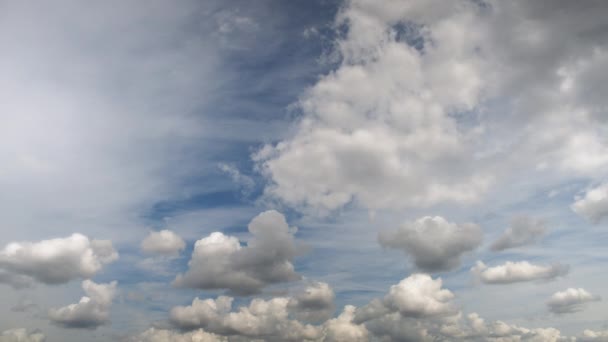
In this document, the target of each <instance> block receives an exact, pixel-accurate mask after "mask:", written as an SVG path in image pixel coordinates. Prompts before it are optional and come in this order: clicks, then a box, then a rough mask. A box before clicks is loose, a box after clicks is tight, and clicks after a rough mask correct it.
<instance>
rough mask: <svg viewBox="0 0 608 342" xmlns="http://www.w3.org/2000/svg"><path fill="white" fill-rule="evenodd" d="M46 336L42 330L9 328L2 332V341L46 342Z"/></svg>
mask: <svg viewBox="0 0 608 342" xmlns="http://www.w3.org/2000/svg"><path fill="white" fill-rule="evenodd" d="M44 341H46V337H45V336H44V334H42V333H41V332H30V331H28V330H27V329H23V328H18V329H9V330H5V331H3V332H2V334H0V342H44Z"/></svg>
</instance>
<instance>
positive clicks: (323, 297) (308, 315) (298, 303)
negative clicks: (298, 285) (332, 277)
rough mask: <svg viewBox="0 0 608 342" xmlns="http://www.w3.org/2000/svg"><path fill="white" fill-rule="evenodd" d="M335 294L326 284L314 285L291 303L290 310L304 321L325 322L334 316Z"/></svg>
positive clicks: (317, 283) (299, 294) (318, 283)
mask: <svg viewBox="0 0 608 342" xmlns="http://www.w3.org/2000/svg"><path fill="white" fill-rule="evenodd" d="M334 299H335V294H334V291H333V289H332V288H331V287H330V286H329V285H328V284H326V283H320V282H316V283H312V284H310V285H308V286H307V287H306V288H305V289H304V290H303V291H302V292H300V293H298V294H296V295H295V296H294V297H293V298H292V299H291V300H290V301H289V310H290V311H291V312H293V313H294V314H295V316H296V317H297V318H298V319H300V320H303V321H309V322H323V321H326V320H327V319H329V318H330V317H332V316H333V314H334V310H335V306H334Z"/></svg>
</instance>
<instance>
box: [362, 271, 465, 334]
mask: <svg viewBox="0 0 608 342" xmlns="http://www.w3.org/2000/svg"><path fill="white" fill-rule="evenodd" d="M442 284H443V283H442V280H441V278H437V279H433V278H431V276H429V275H427V274H413V275H411V276H409V277H407V278H405V279H403V280H401V281H400V282H399V284H397V285H393V286H391V287H390V290H389V292H388V294H387V295H386V296H385V297H384V299H383V300H382V301H379V300H373V301H372V302H370V303H369V304H368V305H366V306H364V307H362V308H361V309H360V310H357V314H356V317H355V319H356V321H357V322H359V323H361V322H366V321H369V320H371V319H376V318H378V317H381V316H384V315H388V314H391V313H395V312H398V313H399V314H401V316H403V317H413V318H424V317H439V316H446V315H450V314H454V313H455V311H454V307H453V304H452V303H451V301H452V299H454V294H453V293H452V292H451V291H450V290H446V289H443V288H442Z"/></svg>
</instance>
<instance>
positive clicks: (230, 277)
mask: <svg viewBox="0 0 608 342" xmlns="http://www.w3.org/2000/svg"><path fill="white" fill-rule="evenodd" d="M248 229H249V233H251V235H252V237H251V239H250V240H249V241H248V242H247V246H245V247H241V244H240V243H239V240H238V239H237V238H236V237H233V236H226V235H224V234H222V233H220V232H215V233H212V234H211V235H209V236H208V237H206V238H203V239H200V240H198V241H196V243H195V245H194V251H193V252H192V258H191V259H190V262H189V263H188V265H189V269H188V271H187V272H186V273H184V274H180V275H178V276H177V277H176V278H175V281H174V282H173V284H174V285H175V286H178V287H191V288H200V289H228V290H230V291H231V292H234V293H236V294H253V293H257V292H259V291H260V290H261V289H262V288H263V287H264V286H266V285H268V284H273V283H279V282H286V281H293V280H297V279H299V278H300V276H299V275H298V274H297V273H296V272H295V270H294V267H293V264H292V261H293V259H294V257H295V256H296V252H297V250H296V244H295V241H294V238H293V233H294V229H291V228H290V227H289V225H288V224H287V221H286V220H285V217H284V216H283V215H282V214H281V213H279V212H277V211H274V210H270V211H266V212H263V213H261V214H259V215H258V216H256V217H255V218H253V219H252V220H251V222H250V223H249V226H248Z"/></svg>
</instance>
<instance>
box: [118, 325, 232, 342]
mask: <svg viewBox="0 0 608 342" xmlns="http://www.w3.org/2000/svg"><path fill="white" fill-rule="evenodd" d="M127 341H128V342H195V341H196V342H226V341H228V339H226V338H225V337H222V336H218V335H215V334H210V333H208V332H206V331H204V330H203V329H198V330H195V331H190V332H183V333H182V332H176V331H172V330H167V329H156V328H150V329H148V330H146V331H144V332H142V333H141V334H139V335H137V336H132V337H130V338H129V339H128V340H127Z"/></svg>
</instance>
